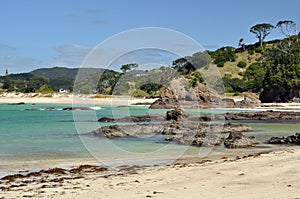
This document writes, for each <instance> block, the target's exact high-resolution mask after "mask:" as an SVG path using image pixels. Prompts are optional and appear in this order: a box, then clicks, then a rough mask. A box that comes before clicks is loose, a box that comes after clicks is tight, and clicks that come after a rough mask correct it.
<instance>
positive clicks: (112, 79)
mask: <svg viewBox="0 0 300 199" xmlns="http://www.w3.org/2000/svg"><path fill="white" fill-rule="evenodd" d="M120 78H121V74H120V73H117V72H115V71H111V70H105V72H104V73H102V75H101V76H100V78H99V81H98V86H97V89H98V92H99V93H101V94H112V91H113V89H114V87H115V85H116V84H117V82H118V81H119V79H120Z"/></svg>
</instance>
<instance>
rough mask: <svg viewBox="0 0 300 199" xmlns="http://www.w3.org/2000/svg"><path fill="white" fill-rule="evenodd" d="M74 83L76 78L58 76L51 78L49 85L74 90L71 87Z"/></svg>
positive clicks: (54, 87)
mask: <svg viewBox="0 0 300 199" xmlns="http://www.w3.org/2000/svg"><path fill="white" fill-rule="evenodd" d="M73 85H74V79H72V78H70V77H57V78H51V79H50V80H49V86H50V87H51V88H53V89H55V90H58V89H60V88H63V89H69V90H72V89H71V88H72V87H73Z"/></svg>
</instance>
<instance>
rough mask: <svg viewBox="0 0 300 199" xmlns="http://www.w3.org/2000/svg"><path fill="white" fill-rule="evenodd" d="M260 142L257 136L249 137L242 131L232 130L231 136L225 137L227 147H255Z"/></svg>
mask: <svg viewBox="0 0 300 199" xmlns="http://www.w3.org/2000/svg"><path fill="white" fill-rule="evenodd" d="M256 144H258V142H257V140H256V138H255V137H253V136H250V137H247V136H245V135H243V134H242V133H241V132H234V133H233V132H231V133H230V134H229V136H228V137H227V138H226V139H225V141H224V145H225V147H227V148H230V149H232V148H248V147H253V146H255V145H256Z"/></svg>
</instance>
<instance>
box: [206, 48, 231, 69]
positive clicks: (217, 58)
mask: <svg viewBox="0 0 300 199" xmlns="http://www.w3.org/2000/svg"><path fill="white" fill-rule="evenodd" d="M209 54H210V56H211V57H212V58H213V59H214V63H215V64H216V65H217V66H218V67H224V64H225V63H226V62H234V61H235V60H236V58H237V56H236V54H235V48H233V47H231V46H227V47H223V48H220V49H218V50H216V51H214V52H209Z"/></svg>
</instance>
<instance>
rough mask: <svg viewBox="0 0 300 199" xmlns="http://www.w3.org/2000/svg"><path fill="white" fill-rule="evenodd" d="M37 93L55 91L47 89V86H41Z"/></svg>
mask: <svg viewBox="0 0 300 199" xmlns="http://www.w3.org/2000/svg"><path fill="white" fill-rule="evenodd" d="M37 92H39V93H54V92H55V91H54V90H53V89H52V88H51V87H49V86H47V85H43V86H41V87H40V88H39V89H38V90H37Z"/></svg>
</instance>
